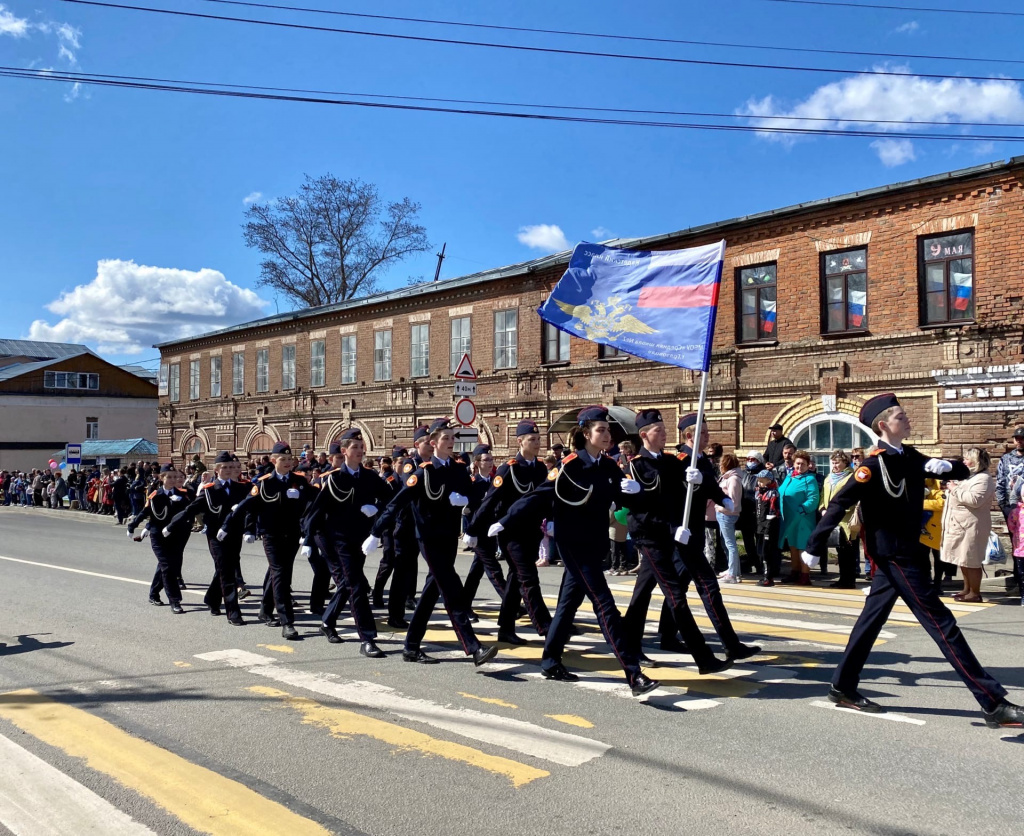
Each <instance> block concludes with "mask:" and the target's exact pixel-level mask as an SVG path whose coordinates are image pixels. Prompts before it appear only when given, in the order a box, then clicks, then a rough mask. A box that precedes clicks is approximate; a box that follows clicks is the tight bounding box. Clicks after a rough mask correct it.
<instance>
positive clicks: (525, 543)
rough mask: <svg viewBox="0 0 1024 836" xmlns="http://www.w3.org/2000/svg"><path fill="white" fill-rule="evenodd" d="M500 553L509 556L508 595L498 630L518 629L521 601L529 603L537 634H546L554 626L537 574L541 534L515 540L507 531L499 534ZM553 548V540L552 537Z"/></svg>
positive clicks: (504, 598)
mask: <svg viewBox="0 0 1024 836" xmlns="http://www.w3.org/2000/svg"><path fill="white" fill-rule="evenodd" d="M498 542H499V543H500V544H501V553H502V554H503V555H505V557H506V558H508V564H509V571H508V579H507V580H506V582H505V596H504V597H503V598H502V599H501V611H500V612H499V613H498V629H499V630H515V628H516V619H517V618H518V617H519V605H520V604H522V603H524V602H525V603H526V611H527V612H528V613H529V614H530V621H531V622H533V627H534V629H535V630H536V631H537V635H539V636H544V635H547V632H548V627H550V626H551V613H550V612H548V608H547V605H546V604H545V603H544V596H543V595H542V594H541V590H540V575H539V574H537V550H538V548H539V547H540V538H539V537H538V538H536V539H533V538H531V539H529V540H518V539H517V540H513V539H511V538H509V537H506V536H505V534H504V532H502V533H501V534H499V535H498ZM551 545H552V551H553V550H554V540H553V539H552V541H551Z"/></svg>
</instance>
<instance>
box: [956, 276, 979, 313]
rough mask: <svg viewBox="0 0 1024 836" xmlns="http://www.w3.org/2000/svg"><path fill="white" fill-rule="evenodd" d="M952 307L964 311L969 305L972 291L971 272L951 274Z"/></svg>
mask: <svg viewBox="0 0 1024 836" xmlns="http://www.w3.org/2000/svg"><path fill="white" fill-rule="evenodd" d="M952 290H953V307H954V308H956V309H957V310H958V311H966V310H967V309H968V308H969V307H970V306H971V296H972V295H973V293H974V274H973V273H954V274H953V288H952Z"/></svg>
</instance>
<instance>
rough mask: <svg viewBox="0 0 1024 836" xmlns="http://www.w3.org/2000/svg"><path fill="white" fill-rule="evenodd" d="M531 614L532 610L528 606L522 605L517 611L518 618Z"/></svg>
mask: <svg viewBox="0 0 1024 836" xmlns="http://www.w3.org/2000/svg"><path fill="white" fill-rule="evenodd" d="M529 614H530V611H529V610H528V609H526V607H520V608H519V612H517V613H516V618H526V616H528V615H529Z"/></svg>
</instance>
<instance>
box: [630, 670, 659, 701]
mask: <svg viewBox="0 0 1024 836" xmlns="http://www.w3.org/2000/svg"><path fill="white" fill-rule="evenodd" d="M659 685H661V683H660V682H658V680H656V679H651V678H650V677H649V676H648V675H647V674H645V673H638V674H637V675H636V678H635V679H634V680H633V681H632V682H631V683H630V684H629V687H630V690H632V692H633V696H634V697H642V696H643V695H644V694H649V693H650V692H651V691H653V690H654V689H655V688H657V687H658V686H659Z"/></svg>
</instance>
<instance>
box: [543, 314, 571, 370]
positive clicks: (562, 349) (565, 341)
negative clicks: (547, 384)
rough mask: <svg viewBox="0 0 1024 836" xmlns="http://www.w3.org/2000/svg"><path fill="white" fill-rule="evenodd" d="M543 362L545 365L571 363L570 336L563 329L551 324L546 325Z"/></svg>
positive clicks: (546, 323)
mask: <svg viewBox="0 0 1024 836" xmlns="http://www.w3.org/2000/svg"><path fill="white" fill-rule="evenodd" d="M542 346H543V360H542V362H544V363H568V362H569V335H568V334H567V333H566V332H565V331H563V330H562V329H561V328H556V327H555V326H554V325H552V324H551V323H550V322H545V323H544V334H543V341H542Z"/></svg>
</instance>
